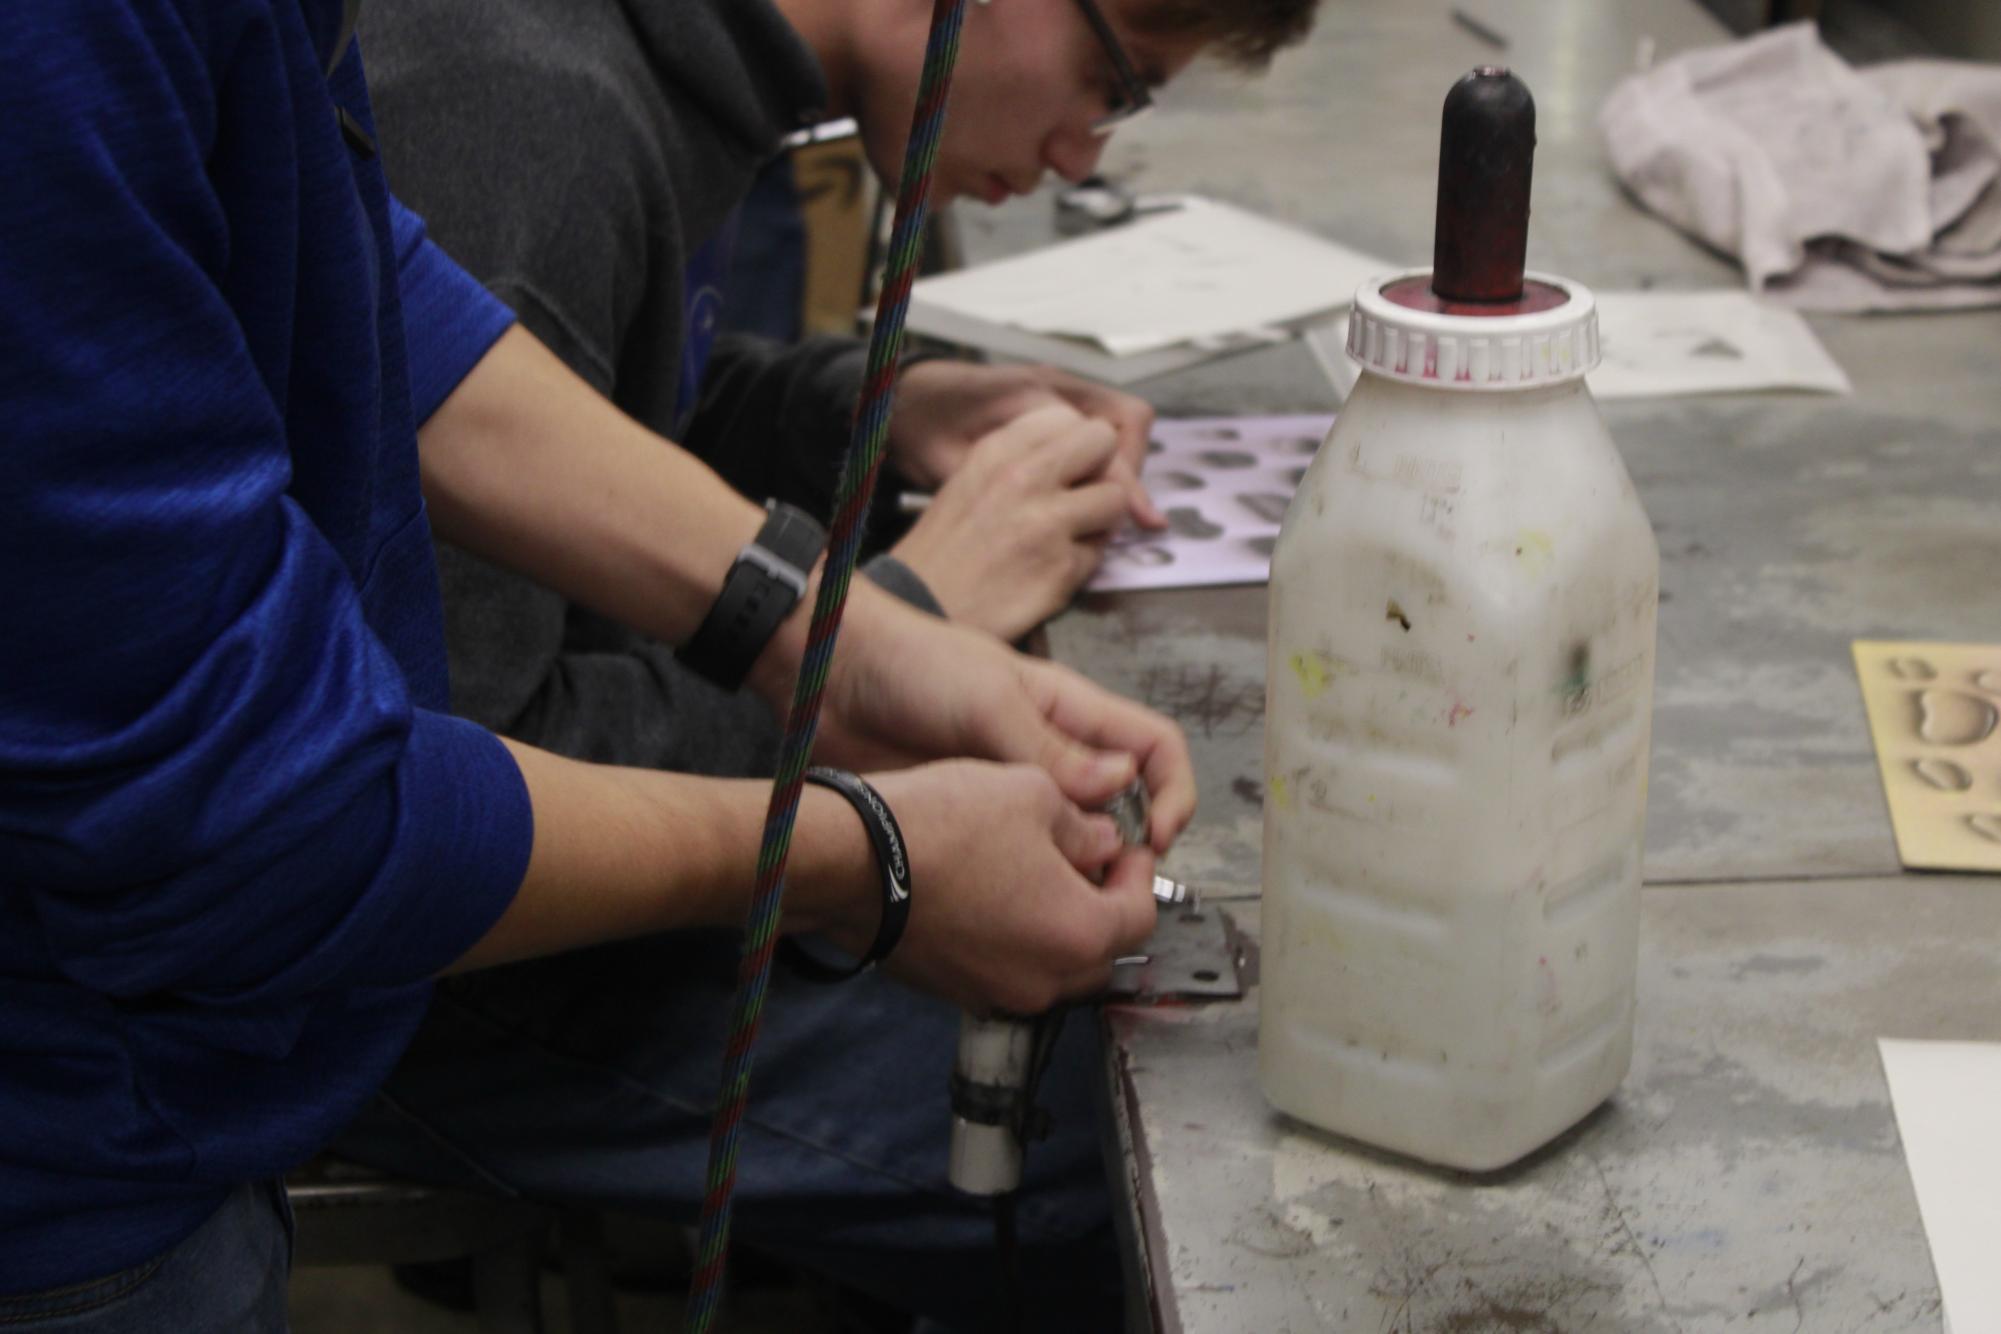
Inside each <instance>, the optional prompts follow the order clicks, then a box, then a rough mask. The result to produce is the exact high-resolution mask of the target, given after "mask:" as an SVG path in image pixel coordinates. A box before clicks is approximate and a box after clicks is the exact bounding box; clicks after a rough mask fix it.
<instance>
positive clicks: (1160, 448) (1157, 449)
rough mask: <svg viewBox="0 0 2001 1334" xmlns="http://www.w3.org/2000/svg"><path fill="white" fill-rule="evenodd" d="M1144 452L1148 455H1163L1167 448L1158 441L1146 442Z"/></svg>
mask: <svg viewBox="0 0 2001 1334" xmlns="http://www.w3.org/2000/svg"><path fill="white" fill-rule="evenodd" d="M1146 452H1147V453H1149V454H1165V453H1166V452H1167V446H1166V445H1163V444H1161V443H1160V441H1158V440H1149V441H1147V442H1146Z"/></svg>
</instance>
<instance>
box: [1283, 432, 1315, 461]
mask: <svg viewBox="0 0 2001 1334" xmlns="http://www.w3.org/2000/svg"><path fill="white" fill-rule="evenodd" d="M1285 448H1286V450H1287V451H1288V452H1289V453H1293V454H1304V455H1306V457H1308V458H1312V457H1313V456H1314V455H1315V454H1318V453H1319V452H1320V437H1319V436H1317V435H1301V436H1295V437H1293V438H1292V439H1290V440H1288V441H1286V442H1285Z"/></svg>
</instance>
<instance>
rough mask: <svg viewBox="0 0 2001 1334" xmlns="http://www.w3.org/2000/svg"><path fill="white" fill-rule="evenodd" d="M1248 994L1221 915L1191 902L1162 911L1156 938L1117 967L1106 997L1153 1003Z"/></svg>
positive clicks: (1172, 905) (1171, 905)
mask: <svg viewBox="0 0 2001 1334" xmlns="http://www.w3.org/2000/svg"><path fill="white" fill-rule="evenodd" d="M1243 994H1244V988H1243V984H1242V983H1241V982H1240V981H1239V980H1238V977H1237V953H1236V949H1235V947H1234V946H1233V945H1232V944H1231V942H1230V933H1229V930H1228V928H1227V927H1226V926H1225V925H1224V922H1223V915H1222V913H1220V912H1218V911H1217V910H1216V909H1215V908H1214V907H1213V906H1210V905H1207V904H1203V903H1200V902H1194V901H1190V902H1187V903H1181V904H1170V905H1167V906H1164V907H1162V909H1161V911H1160V920H1159V921H1158V922H1157V923H1156V924H1155V925H1154V928H1153V935H1152V936H1150V937H1148V939H1147V942H1146V944H1145V945H1144V946H1142V947H1141V949H1140V952H1139V953H1138V954H1135V955H1132V956H1130V957H1129V958H1126V959H1122V960H1120V961H1119V964H1118V966H1117V967H1116V968H1114V969H1113V971H1112V985H1111V989H1110V990H1109V991H1108V992H1106V998H1107V999H1108V1000H1113V1001H1137V1002H1139V1003H1141V1004H1150V1003H1156V1002H1159V1001H1165V1000H1229V999H1231V998H1233V997H1237V996H1241V995H1243Z"/></svg>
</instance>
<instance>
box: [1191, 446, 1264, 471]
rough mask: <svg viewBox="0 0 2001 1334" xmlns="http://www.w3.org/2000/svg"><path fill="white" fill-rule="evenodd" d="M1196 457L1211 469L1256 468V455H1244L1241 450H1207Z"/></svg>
mask: <svg viewBox="0 0 2001 1334" xmlns="http://www.w3.org/2000/svg"><path fill="white" fill-rule="evenodd" d="M1197 457H1198V458H1200V459H1201V460H1202V461H1203V462H1204V463H1206V464H1208V465H1209V466H1210V467H1212V468H1230V469H1236V468H1255V467H1257V466H1258V459H1257V455H1255V454H1246V453H1244V452H1242V451H1241V450H1235V449H1208V450H1204V451H1203V452H1202V453H1201V454H1199V455H1197Z"/></svg>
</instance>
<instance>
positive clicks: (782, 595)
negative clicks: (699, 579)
mask: <svg viewBox="0 0 2001 1334" xmlns="http://www.w3.org/2000/svg"><path fill="white" fill-rule="evenodd" d="M765 510H766V511H767V515H768V517H767V518H766V519H765V521H764V526H763V527H762V528H760V529H758V531H757V537H756V538H755V539H754V540H753V541H751V542H750V543H749V544H748V545H747V546H745V547H744V549H743V550H742V551H740V552H738V553H737V558H736V563H735V564H733V565H731V566H730V572H729V574H728V575H727V576H726V577H725V578H724V580H723V589H722V592H720V593H718V594H717V595H716V601H715V605H714V606H712V607H710V608H709V614H708V615H707V616H705V617H703V618H702V624H701V625H700V626H699V627H698V628H697V629H696V631H695V633H694V635H693V636H692V637H691V638H690V639H689V640H688V642H687V643H686V644H685V645H683V646H682V648H681V651H680V658H681V661H682V662H683V663H685V664H687V666H688V667H690V668H691V669H693V670H694V671H696V672H698V673H700V674H701V675H702V676H704V677H706V678H707V679H708V680H710V681H713V682H715V684H717V685H719V686H721V687H722V688H723V689H725V690H735V689H737V688H738V687H739V686H741V685H742V684H743V679H744V677H745V676H746V675H748V674H749V672H750V665H751V664H752V663H753V662H756V661H757V655H758V654H760V653H762V652H763V651H764V646H765V644H767V643H769V642H770V640H771V636H772V634H773V632H774V631H776V630H777V629H778V627H779V625H780V624H781V623H783V621H784V620H785V618H786V617H787V616H789V615H790V614H791V612H792V609H793V608H794V607H796V606H797V605H799V599H800V598H801V597H803V596H804V595H805V592H806V582H807V578H808V576H809V575H810V574H811V573H812V570H813V564H814V562H815V561H817V560H819V558H820V551H821V549H822V548H823V547H824V546H825V545H826V542H827V532H826V529H824V528H822V527H820V525H819V524H818V523H817V522H815V521H814V519H813V517H812V516H811V515H810V514H808V513H806V511H804V510H802V509H797V508H795V507H793V506H791V505H782V504H779V503H778V502H776V501H769V502H766V504H765Z"/></svg>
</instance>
